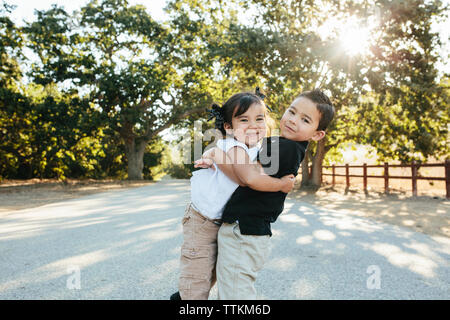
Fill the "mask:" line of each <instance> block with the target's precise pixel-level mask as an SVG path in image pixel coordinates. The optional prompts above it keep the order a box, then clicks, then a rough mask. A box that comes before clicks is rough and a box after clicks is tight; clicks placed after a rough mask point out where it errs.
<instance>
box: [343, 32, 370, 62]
mask: <svg viewBox="0 0 450 320" xmlns="http://www.w3.org/2000/svg"><path fill="white" fill-rule="evenodd" d="M369 37H370V33H369V30H367V29H366V28H353V27H352V28H348V29H347V30H343V32H342V33H341V35H340V37H339V39H340V41H341V45H342V47H343V48H344V50H345V52H347V53H348V54H349V55H351V56H354V55H357V54H364V53H366V52H367V50H368V48H369Z"/></svg>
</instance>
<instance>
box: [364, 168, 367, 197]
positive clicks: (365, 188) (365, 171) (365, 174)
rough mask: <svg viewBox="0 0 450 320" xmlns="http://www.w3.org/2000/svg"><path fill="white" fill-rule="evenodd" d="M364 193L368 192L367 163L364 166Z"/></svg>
mask: <svg viewBox="0 0 450 320" xmlns="http://www.w3.org/2000/svg"><path fill="white" fill-rule="evenodd" d="M363 182H364V192H367V163H364V164H363Z"/></svg>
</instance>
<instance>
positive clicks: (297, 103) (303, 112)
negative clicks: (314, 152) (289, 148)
mask: <svg viewBox="0 0 450 320" xmlns="http://www.w3.org/2000/svg"><path fill="white" fill-rule="evenodd" d="M319 121H320V112H319V110H317V107H316V104H315V103H314V102H312V101H311V100H309V99H308V98H306V97H299V98H297V99H295V100H294V101H293V102H292V104H291V105H290V106H289V108H287V110H286V111H285V113H284V114H283V117H282V118H281V121H280V130H281V136H282V137H284V138H286V139H289V140H293V141H308V140H314V141H318V140H320V139H322V138H323V137H324V136H325V131H322V130H317V127H318V126H319Z"/></svg>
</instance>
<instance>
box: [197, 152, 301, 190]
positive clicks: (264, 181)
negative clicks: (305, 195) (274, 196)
mask: <svg viewBox="0 0 450 320" xmlns="http://www.w3.org/2000/svg"><path fill="white" fill-rule="evenodd" d="M204 157H205V158H209V159H211V160H213V161H214V162H215V163H216V164H217V166H218V167H219V169H220V170H222V172H223V173H225V175H227V176H228V177H229V178H230V179H232V180H234V181H236V182H237V183H238V184H239V185H241V186H248V187H249V188H251V189H254V190H257V191H265V192H276V191H282V192H284V193H288V192H289V191H291V190H292V188H293V187H294V183H295V179H294V175H292V174H291V175H286V176H284V177H283V178H281V179H278V178H273V177H271V176H269V175H266V174H264V173H263V171H262V168H261V165H259V164H258V163H254V162H252V161H251V160H250V158H249V157H248V154H247V152H246V151H245V150H244V149H243V148H240V147H234V148H231V149H230V150H229V151H228V153H225V152H223V151H222V150H220V149H219V148H214V151H212V152H210V153H207V154H205V155H204ZM235 179H236V180H235ZM237 180H238V181H239V182H238V181H237Z"/></svg>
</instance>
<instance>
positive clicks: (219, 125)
mask: <svg viewBox="0 0 450 320" xmlns="http://www.w3.org/2000/svg"><path fill="white" fill-rule="evenodd" d="M254 103H258V104H262V105H263V106H265V104H264V101H263V99H262V98H261V97H260V96H258V95H257V94H254V93H250V92H243V93H237V94H235V95H233V96H232V97H231V98H230V99H228V100H227V101H226V102H225V103H224V104H223V105H222V107H220V106H219V105H218V104H216V103H213V104H212V109H211V110H210V112H211V117H210V119H209V120H211V118H213V117H214V118H215V119H216V123H215V127H216V129H219V130H220V132H221V133H222V134H223V136H225V135H226V131H225V127H224V124H225V123H228V124H230V125H231V119H233V116H235V117H237V116H240V115H241V114H244V113H245V112H247V110H248V109H249V108H250V106H251V105H252V104H254Z"/></svg>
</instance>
